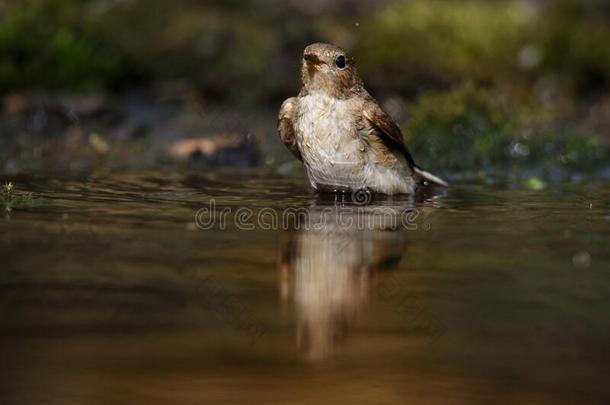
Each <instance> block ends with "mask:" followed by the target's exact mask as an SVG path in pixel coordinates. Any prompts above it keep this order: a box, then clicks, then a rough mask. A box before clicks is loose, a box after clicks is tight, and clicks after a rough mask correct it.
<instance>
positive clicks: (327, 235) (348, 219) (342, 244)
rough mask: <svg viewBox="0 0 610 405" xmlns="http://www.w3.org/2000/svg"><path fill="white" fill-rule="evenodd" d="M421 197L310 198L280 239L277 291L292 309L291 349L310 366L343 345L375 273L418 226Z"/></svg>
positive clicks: (392, 260) (400, 252)
mask: <svg viewBox="0 0 610 405" xmlns="http://www.w3.org/2000/svg"><path fill="white" fill-rule="evenodd" d="M427 198H429V196H424V195H422V196H419V198H414V197H412V196H411V197H401V198H394V199H384V200H381V201H379V200H375V201H371V202H369V201H367V202H366V203H365V204H362V203H360V204H359V203H358V202H354V201H353V199H351V198H345V197H344V196H330V197H325V196H318V197H316V198H315V199H314V200H313V201H312V203H311V206H310V207H308V208H307V209H305V210H303V212H301V215H299V216H298V217H296V220H295V222H294V224H293V229H292V230H291V231H289V232H286V233H285V235H283V239H282V243H281V257H280V264H279V280H280V282H279V286H280V295H281V298H282V300H283V301H287V302H293V303H294V307H295V310H296V320H297V333H296V336H297V337H296V340H297V346H298V347H299V349H300V350H301V351H302V352H303V353H304V354H305V356H306V357H308V358H310V359H320V358H324V357H327V356H328V355H329V354H330V353H331V352H332V351H333V349H334V348H336V347H337V346H338V345H340V344H341V343H342V342H344V341H345V340H346V338H347V335H348V331H349V329H350V325H352V323H353V321H354V320H355V318H356V316H357V314H358V312H359V311H360V310H361V309H362V308H363V306H365V305H366V303H367V301H368V300H369V299H370V296H371V291H372V284H373V283H374V282H375V278H376V277H378V275H379V274H381V273H383V272H386V271H388V270H392V269H393V268H395V267H397V266H398V263H399V262H400V261H401V259H402V257H403V256H404V254H405V252H406V249H407V240H408V237H409V235H408V232H406V230H407V229H412V230H415V229H417V227H418V226H421V225H422V224H421V223H419V222H421V221H422V218H423V216H422V214H421V212H420V210H421V207H419V205H418V207H419V208H416V204H419V203H421V202H422V200H423V199H427Z"/></svg>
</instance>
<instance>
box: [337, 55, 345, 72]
mask: <svg viewBox="0 0 610 405" xmlns="http://www.w3.org/2000/svg"><path fill="white" fill-rule="evenodd" d="M335 65H337V67H338V68H339V69H343V68H345V56H343V55H341V56H339V57H338V58H337V59H336V60H335Z"/></svg>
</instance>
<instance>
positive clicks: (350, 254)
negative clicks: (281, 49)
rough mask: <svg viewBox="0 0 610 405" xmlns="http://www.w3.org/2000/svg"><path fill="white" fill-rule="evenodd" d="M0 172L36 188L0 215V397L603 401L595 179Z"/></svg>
mask: <svg viewBox="0 0 610 405" xmlns="http://www.w3.org/2000/svg"><path fill="white" fill-rule="evenodd" d="M12 180H13V182H14V183H15V185H16V189H17V193H23V192H24V191H28V192H32V193H33V196H34V199H33V201H25V202H22V203H20V204H17V206H14V207H13V210H12V211H11V212H10V213H6V214H5V218H4V219H2V220H0V224H1V225H0V257H1V263H2V264H1V269H2V270H1V273H0V274H1V278H0V303H1V304H0V315H1V319H2V323H1V325H0V341H1V345H0V350H1V359H2V368H1V370H2V371H1V375H0V377H1V378H0V381H1V382H0V398H1V399H0V401H1V403H3V404H42V403H44V404H85V403H86V404H130V403H160V404H185V403H186V404H191V403H202V404H203V403H205V404H208V403H265V404H274V403H277V404H283V403H312V402H316V403H327V404H337V403H354V404H365V403H405V402H412V403H443V404H444V403H473V402H491V401H493V402H510V403H603V402H606V403H607V401H608V400H610V388H608V386H607V376H608V373H609V372H610V365H609V362H608V360H610V343H609V342H610V316H609V315H610V309H609V308H610V306H609V304H610V277H609V274H608V273H609V271H610V251H609V247H608V246H609V243H608V241H609V240H610V187H608V186H607V185H606V184H602V183H599V184H587V185H584V184H583V185H565V184H556V185H550V186H548V187H547V188H546V189H544V190H540V191H530V190H527V189H525V188H523V187H521V186H519V185H516V186H511V187H506V186H504V187H502V186H482V185H476V184H467V185H455V186H453V187H452V188H450V189H449V190H448V191H446V192H444V193H443V192H436V191H434V192H433V191H429V192H427V193H425V194H422V195H418V196H416V197H414V198H407V197H401V198H394V199H379V198H377V199H374V200H373V201H370V202H369V203H368V204H366V203H367V201H364V203H362V202H359V201H353V200H352V198H351V197H350V196H338V197H318V196H315V195H314V194H312V193H311V192H310V190H309V189H308V187H307V184H306V183H305V181H303V180H302V179H286V178H284V179H282V178H279V177H277V176H273V175H269V174H268V173H262V172H253V173H250V174H244V173H241V174H240V173H220V172H218V173H207V174H199V175H197V174H188V173H179V172H177V173H173V172H166V173H137V174H118V173H110V172H107V173H103V172H102V173H98V174H94V175H90V176H87V177H80V178H79V177H76V178H74V177H72V178H70V177H61V176H60V177H44V176H35V175H30V176H20V177H16V178H13V179H12ZM287 208H292V210H289V211H286V209H287ZM214 213H215V214H214ZM212 214H214V215H212ZM202 228H205V229H202ZM250 228H253V229H250Z"/></svg>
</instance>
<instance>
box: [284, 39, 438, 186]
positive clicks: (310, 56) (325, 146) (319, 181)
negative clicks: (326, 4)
mask: <svg viewBox="0 0 610 405" xmlns="http://www.w3.org/2000/svg"><path fill="white" fill-rule="evenodd" d="M301 81H302V88H301V91H300V92H299V94H298V96H297V97H291V98H288V99H286V100H285V101H284V102H283V103H282V105H281V107H280V111H279V115H278V125H277V129H278V134H279V137H280V139H281V141H282V142H283V143H284V144H285V145H286V147H287V148H288V149H289V150H290V152H292V154H293V155H294V156H295V157H296V158H297V159H299V160H301V161H302V162H303V163H304V165H305V168H306V170H307V175H308V178H309V182H310V183H311V186H312V187H313V188H314V189H315V190H317V191H318V192H335V193H336V192H346V191H352V192H355V191H360V190H366V191H367V192H371V193H377V194H386V195H395V194H412V193H414V192H415V191H416V189H417V188H418V187H420V186H421V185H435V186H442V187H448V183H447V182H446V181H444V180H443V179H441V178H439V177H437V176H435V175H433V174H431V173H429V172H427V171H425V170H423V169H422V168H421V167H419V166H418V165H417V164H416V163H415V161H414V160H413V157H412V156H411V153H410V152H409V150H408V149H407V146H406V145H405V143H404V141H403V136H402V132H401V130H400V128H399V126H398V125H397V124H396V122H395V121H394V120H393V119H392V117H391V116H390V115H389V114H387V113H386V112H385V111H384V110H383V109H382V108H381V107H380V106H379V103H378V102H377V101H376V100H375V99H374V98H373V96H371V95H370V94H369V92H368V91H367V90H366V89H365V88H364V84H363V81H362V79H361V78H360V76H359V74H358V71H357V69H356V63H355V60H354V58H352V57H350V56H349V55H347V53H346V52H345V51H344V50H343V49H341V48H340V47H338V46H335V45H332V44H328V43H314V44H311V45H309V46H307V47H306V48H305V50H304V51H303V59H302V67H301Z"/></svg>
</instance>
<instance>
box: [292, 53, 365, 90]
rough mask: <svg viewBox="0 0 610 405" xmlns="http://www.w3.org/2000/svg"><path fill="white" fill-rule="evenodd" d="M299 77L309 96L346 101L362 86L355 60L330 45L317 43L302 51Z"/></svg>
mask: <svg viewBox="0 0 610 405" xmlns="http://www.w3.org/2000/svg"><path fill="white" fill-rule="evenodd" d="M301 76H302V80H303V87H304V88H305V90H306V91H307V92H308V93H325V94H328V95H330V96H333V97H336V98H349V97H350V96H351V95H352V94H353V93H354V91H355V89H356V88H358V86H360V85H361V81H360V77H359V76H358V72H357V70H356V65H355V62H354V60H353V59H352V58H350V57H349V56H347V54H346V53H345V51H343V49H341V48H339V47H338V46H335V45H331V44H324V43H316V44H311V45H309V46H308V47H307V48H305V51H303V68H302V71H301Z"/></svg>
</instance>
